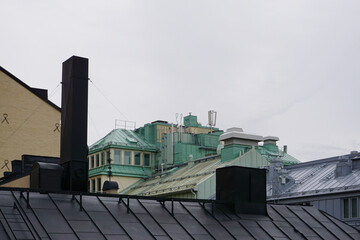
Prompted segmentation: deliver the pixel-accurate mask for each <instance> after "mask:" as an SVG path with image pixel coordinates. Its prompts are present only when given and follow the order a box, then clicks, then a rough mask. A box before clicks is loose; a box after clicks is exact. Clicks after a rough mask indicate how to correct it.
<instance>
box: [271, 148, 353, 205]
mask: <svg viewBox="0 0 360 240" xmlns="http://www.w3.org/2000/svg"><path fill="white" fill-rule="evenodd" d="M352 157H354V156H351V155H343V156H338V157H332V158H327V159H321V160H316V161H310V162H305V163H301V164H296V165H291V166H286V167H284V169H285V170H287V171H288V172H287V174H286V175H285V176H289V177H290V178H292V179H293V180H294V181H293V182H290V183H289V185H290V186H287V187H284V188H283V191H282V193H281V194H280V195H278V197H279V196H280V198H286V197H297V196H309V195H318V194H329V193H337V192H346V191H354V190H359V189H360V169H352V170H350V172H349V174H346V175H345V176H341V177H336V176H335V170H336V167H337V164H339V163H340V162H344V161H351V158H352ZM271 195H272V194H271V186H268V196H271ZM270 198H271V197H270Z"/></svg>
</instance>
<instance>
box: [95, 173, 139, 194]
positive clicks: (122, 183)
mask: <svg viewBox="0 0 360 240" xmlns="http://www.w3.org/2000/svg"><path fill="white" fill-rule="evenodd" d="M98 178H101V188H102V186H103V184H104V182H105V181H108V180H109V177H108V176H107V175H100V176H96V177H91V178H89V181H90V189H89V192H91V191H92V184H93V183H92V180H93V179H95V190H96V191H95V192H97V179H98ZM138 180H140V178H136V177H125V176H111V181H115V182H117V183H118V185H119V191H118V192H120V191H122V190H124V189H125V188H127V187H129V186H130V185H132V184H134V183H135V182H137V181H138Z"/></svg>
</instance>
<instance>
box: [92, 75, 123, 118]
mask: <svg viewBox="0 0 360 240" xmlns="http://www.w3.org/2000/svg"><path fill="white" fill-rule="evenodd" d="M89 81H90V82H91V83H92V84H93V85H94V87H95V88H96V89H97V90H98V91H99V92H100V93H101V95H103V97H104V98H105V99H106V100H107V101H108V102H109V103H110V104H111V105H112V106H113V107H114V108H115V109H116V110H117V111H118V112H119V113H120V114H121V115H122V116H123V117H124V118H125V119H126V120H127V121H129V119H128V118H127V117H126V116H125V114H123V113H122V112H121V111H120V110H119V109H118V108H117V107H116V106H115V104H113V103H112V102H111V101H110V99H109V98H107V97H106V95H105V94H104V93H103V92H102V91H101V90H100V89H99V88H98V87H97V86H96V85H95V83H94V82H93V81H91V79H90V78H89Z"/></svg>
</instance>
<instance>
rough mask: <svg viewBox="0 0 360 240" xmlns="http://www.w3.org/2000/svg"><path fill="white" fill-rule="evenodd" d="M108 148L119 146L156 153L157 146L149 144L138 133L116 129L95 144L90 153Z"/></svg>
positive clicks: (90, 148)
mask: <svg viewBox="0 0 360 240" xmlns="http://www.w3.org/2000/svg"><path fill="white" fill-rule="evenodd" d="M107 146H113V147H114V146H115V147H116V146H117V147H119V148H129V149H141V150H148V151H155V150H156V146H155V145H153V144H151V143H149V142H147V141H146V140H145V139H143V138H142V137H141V136H140V135H138V134H137V133H136V132H134V131H131V130H126V129H121V128H118V129H114V130H112V131H111V132H110V133H108V134H107V135H106V136H105V137H103V138H102V139H100V140H99V141H97V142H95V143H94V144H92V145H91V146H90V147H89V152H90V153H91V152H96V151H99V150H102V149H103V148H105V147H107Z"/></svg>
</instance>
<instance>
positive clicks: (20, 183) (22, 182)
mask: <svg viewBox="0 0 360 240" xmlns="http://www.w3.org/2000/svg"><path fill="white" fill-rule="evenodd" d="M0 187H19V188H30V175H26V176H24V177H22V178H18V179H16V180H14V181H11V182H8V183H5V184H3V185H1V186H0Z"/></svg>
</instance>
